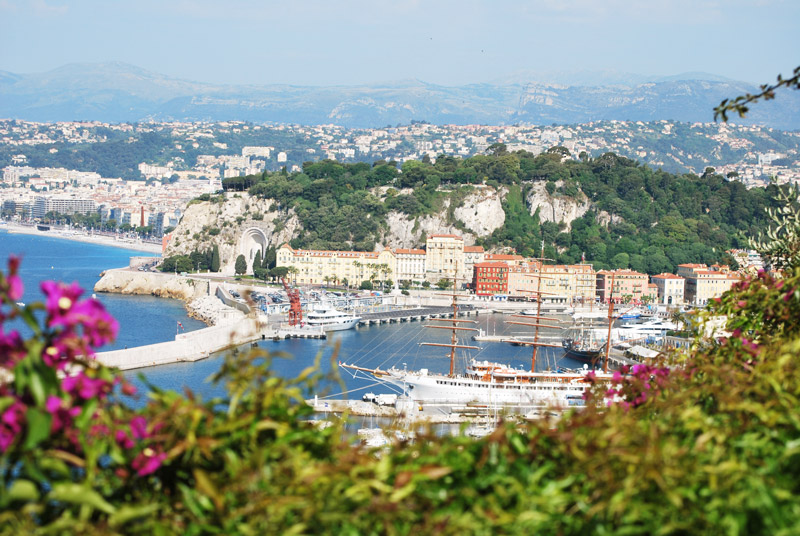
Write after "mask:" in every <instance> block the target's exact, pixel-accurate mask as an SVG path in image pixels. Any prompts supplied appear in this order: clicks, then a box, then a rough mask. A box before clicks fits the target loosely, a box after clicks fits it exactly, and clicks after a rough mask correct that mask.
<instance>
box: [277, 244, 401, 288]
mask: <svg viewBox="0 0 800 536" xmlns="http://www.w3.org/2000/svg"><path fill="white" fill-rule="evenodd" d="M396 261H397V259H396V257H395V254H394V252H393V251H392V250H391V249H389V248H386V249H384V250H383V251H380V252H376V251H328V250H312V249H294V248H292V247H291V246H290V245H289V244H284V245H282V246H281V247H280V248H278V251H277V255H276V266H286V267H288V268H293V269H294V270H293V272H292V274H291V275H290V277H291V279H292V281H294V282H295V283H297V284H299V285H323V284H327V283H337V282H338V283H341V282H342V281H344V280H345V279H346V280H347V282H348V284H349V285H350V286H359V285H361V283H362V282H363V281H370V280H372V281H375V280H385V279H392V278H394V277H395V275H394V274H395V273H396V272H397V262H396Z"/></svg>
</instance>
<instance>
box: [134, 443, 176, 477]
mask: <svg viewBox="0 0 800 536" xmlns="http://www.w3.org/2000/svg"><path fill="white" fill-rule="evenodd" d="M165 459H167V455H166V453H164V452H161V451H160V450H155V449H152V448H150V447H148V448H146V449H144V450H143V451H142V452H140V453H139V454H138V455H137V456H136V457H135V458H134V459H133V462H132V463H131V466H132V467H133V469H134V470H135V471H136V474H137V475H139V476H147V475H149V474H152V473H155V472H156V471H157V470H158V468H159V467H161V464H162V463H163V462H164V460H165Z"/></svg>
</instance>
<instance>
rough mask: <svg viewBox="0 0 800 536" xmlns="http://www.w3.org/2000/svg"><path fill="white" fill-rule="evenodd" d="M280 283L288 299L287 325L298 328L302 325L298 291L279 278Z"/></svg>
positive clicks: (301, 310)
mask: <svg viewBox="0 0 800 536" xmlns="http://www.w3.org/2000/svg"><path fill="white" fill-rule="evenodd" d="M281 283H283V288H284V290H286V296H288V298H289V325H290V326H299V325H302V323H303V309H302V308H301V307H300V291H299V290H298V289H296V288H291V287H290V286H289V283H287V282H286V280H285V279H284V278H282V277H281Z"/></svg>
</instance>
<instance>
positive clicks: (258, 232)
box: [164, 193, 302, 274]
mask: <svg viewBox="0 0 800 536" xmlns="http://www.w3.org/2000/svg"><path fill="white" fill-rule="evenodd" d="M301 230H302V229H301V227H300V222H299V221H298V220H297V216H296V215H295V213H294V211H293V210H288V211H286V210H280V209H279V205H278V203H277V202H275V201H274V200H272V199H259V198H257V197H251V196H250V195H248V194H247V193H237V194H229V195H228V196H227V198H226V200H225V201H224V202H222V203H219V202H214V201H204V202H200V203H194V204H192V205H189V206H188V207H187V208H186V212H184V214H183V218H182V219H181V221H180V223H179V224H178V227H177V228H176V229H175V231H174V232H173V234H172V241H170V243H169V246H168V247H167V250H166V252H165V253H164V256H165V257H170V256H172V255H189V254H190V253H191V252H192V251H194V250H207V249H209V248H212V247H213V246H214V244H216V245H217V246H218V247H219V256H220V263H221V266H220V268H221V272H223V273H225V274H233V273H234V264H235V263H236V257H237V256H238V255H239V254H244V255H245V256H246V257H248V267H249V266H250V264H251V262H252V259H251V258H249V252H250V250H251V249H252V247H253V245H254V244H257V243H262V242H263V243H264V244H266V245H270V244H271V245H276V246H278V245H280V244H283V243H284V242H288V241H289V240H291V239H292V238H294V237H295V236H297V235H298V234H299V232H300V231H301Z"/></svg>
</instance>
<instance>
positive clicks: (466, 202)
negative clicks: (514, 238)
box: [383, 188, 507, 248]
mask: <svg viewBox="0 0 800 536" xmlns="http://www.w3.org/2000/svg"><path fill="white" fill-rule="evenodd" d="M506 191H507V190H506V189H505V188H501V189H500V190H499V191H496V190H494V189H493V188H481V189H476V190H475V191H474V192H472V193H470V194H469V195H467V197H465V198H464V199H463V201H461V202H459V203H458V206H457V207H455V208H454V209H452V211H451V206H450V205H451V203H450V200H447V201H446V202H445V205H444V208H443V209H442V211H441V212H440V213H438V214H433V215H426V216H419V217H416V218H412V217H410V216H408V215H407V214H404V213H402V212H396V211H392V212H389V214H387V216H386V220H387V223H388V224H389V230H388V232H386V233H385V234H384V236H383V240H384V245H385V246H388V247H390V248H415V247H420V246H422V245H424V244H425V237H426V236H427V235H429V234H457V235H460V236H463V237H464V243H465V244H466V245H468V246H469V245H472V244H474V243H475V239H476V238H478V237H480V236H486V235H490V234H492V233H493V232H494V231H495V229H499V228H500V227H502V226H503V224H504V223H505V221H506V215H505V212H503V205H502V201H503V199H504V198H505V194H506Z"/></svg>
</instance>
